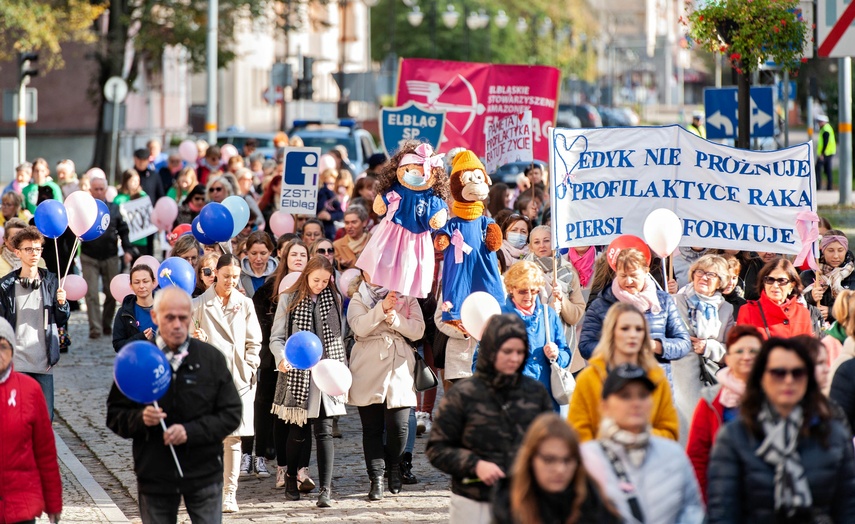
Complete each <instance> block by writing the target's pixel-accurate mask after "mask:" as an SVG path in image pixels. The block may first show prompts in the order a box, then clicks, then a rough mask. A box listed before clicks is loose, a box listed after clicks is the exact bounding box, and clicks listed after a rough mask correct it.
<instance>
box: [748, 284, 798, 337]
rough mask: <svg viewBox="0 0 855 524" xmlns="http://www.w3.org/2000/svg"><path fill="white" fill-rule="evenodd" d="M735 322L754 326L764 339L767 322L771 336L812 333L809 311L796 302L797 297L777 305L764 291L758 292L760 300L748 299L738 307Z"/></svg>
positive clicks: (793, 335)
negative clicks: (761, 313) (761, 312)
mask: <svg viewBox="0 0 855 524" xmlns="http://www.w3.org/2000/svg"><path fill="white" fill-rule="evenodd" d="M760 306H763V314H764V315H765V316H766V323H764V322H763V316H762V315H760ZM736 323H737V324H748V325H751V326H754V327H756V328H757V329H759V330H760V333H761V334H762V335H763V339H764V340H765V339H766V338H768V337H767V336H766V324H768V326H769V332H770V333H771V334H772V336H773V337H782V338H790V337H795V336H796V335H811V336H813V334H814V333H813V321H812V320H811V317H810V311H808V309H807V308H806V307H805V306H804V305H802V304H800V303H799V302H798V297H792V298H790V299H789V300H787V301H786V302H784V303H783V304H781V305H780V306H779V305H778V304H775V303H774V302H772V301H771V300H769V297H767V296H766V292H765V291H764V292H762V293H760V300H749V301H748V303H746V304H745V305H744V306H742V307H741V308H739V316H738V317H737V319H736Z"/></svg>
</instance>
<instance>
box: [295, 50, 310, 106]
mask: <svg viewBox="0 0 855 524" xmlns="http://www.w3.org/2000/svg"><path fill="white" fill-rule="evenodd" d="M314 64H315V59H314V58H312V57H310V56H304V57H303V78H300V79H299V80H297V89H296V91H295V93H294V99H295V100H311V99H312V97H313V95H314V89H313V88H312V80H313V78H314V74H313V72H312V68H313V66H314Z"/></svg>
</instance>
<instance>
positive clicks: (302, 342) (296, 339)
mask: <svg viewBox="0 0 855 524" xmlns="http://www.w3.org/2000/svg"><path fill="white" fill-rule="evenodd" d="M323 353H324V345H323V344H321V339H319V338H318V336H317V335H315V334H314V333H312V332H310V331H298V332H296V333H294V334H293V335H291V336H290V337H289V338H288V340H287V341H286V342H285V358H286V359H288V362H289V363H290V364H291V365H292V366H294V367H295V368H297V369H309V368H311V367H314V365H315V364H317V363H318V362H320V361H321V357H322V356H323Z"/></svg>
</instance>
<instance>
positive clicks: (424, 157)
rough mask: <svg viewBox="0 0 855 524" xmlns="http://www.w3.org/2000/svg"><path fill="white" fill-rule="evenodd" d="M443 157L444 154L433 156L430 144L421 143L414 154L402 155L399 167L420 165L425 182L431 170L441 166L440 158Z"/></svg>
mask: <svg viewBox="0 0 855 524" xmlns="http://www.w3.org/2000/svg"><path fill="white" fill-rule="evenodd" d="M444 156H445V153H441V154H438V155H435V154H434V153H433V148H432V147H431V146H430V144H427V143H424V142H423V143H421V144H419V145H418V147H416V150H415V151H414V152H412V153H407V154H406V155H404V157H403V158H402V159H401V164H400V165H402V166H407V165H411V164H421V165H422V167H423V168H424V177H425V180H427V179H428V178H430V172H431V170H432V169H433V168H435V167H442V166H443V162H442V158H443V157H444Z"/></svg>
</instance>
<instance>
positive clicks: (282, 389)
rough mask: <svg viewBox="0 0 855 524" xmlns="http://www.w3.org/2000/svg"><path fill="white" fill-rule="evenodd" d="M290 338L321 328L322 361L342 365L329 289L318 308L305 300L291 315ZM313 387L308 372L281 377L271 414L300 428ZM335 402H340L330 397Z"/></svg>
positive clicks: (338, 315) (334, 304) (336, 315)
mask: <svg viewBox="0 0 855 524" xmlns="http://www.w3.org/2000/svg"><path fill="white" fill-rule="evenodd" d="M289 321H290V326H289V327H290V329H289V331H288V333H286V335H288V336H290V335H292V334H294V333H297V332H298V331H309V332H311V333H316V332H317V329H316V328H315V326H321V342H322V343H323V346H324V353H323V357H322V358H325V359H334V360H338V361H339V362H344V361H345V353H344V345H343V344H342V338H341V331H342V330H341V310H340V308H339V305H338V302H337V301H336V299H335V293H334V292H333V290H332V289H330V288H329V287H327V288H325V289H324V290H323V291H321V293H320V295H318V302H317V305H316V304H315V301H313V300H312V299H311V298H310V297H306V298H304V299H303V300H302V301H301V302H300V303H299V304H297V306H296V307H295V308H294V310H293V311H292V312H291V318H290V319H289ZM311 383H312V370H311V369H291V370H290V371H288V372H287V373H280V374H279V379H278V380H277V382H276V393H275V394H274V398H273V409H272V413H274V414H275V415H278V416H279V418H281V419H282V420H284V421H285V422H286V423H289V424H297V425H298V426H302V425H303V424H305V423H306V422H307V421H308V416H309V390H310V388H311ZM331 398H332V400H333V401H334V402H342V400H341V399H338V398H336V397H331Z"/></svg>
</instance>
